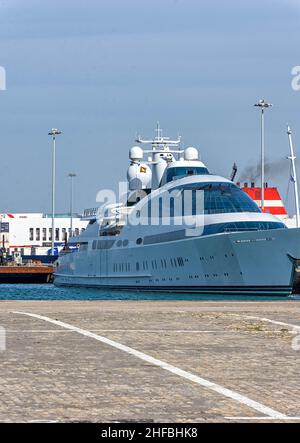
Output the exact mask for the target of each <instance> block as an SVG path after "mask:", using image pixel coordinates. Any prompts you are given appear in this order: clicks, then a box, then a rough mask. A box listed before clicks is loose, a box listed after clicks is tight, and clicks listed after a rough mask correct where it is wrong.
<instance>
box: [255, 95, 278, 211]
mask: <svg viewBox="0 0 300 443" xmlns="http://www.w3.org/2000/svg"><path fill="white" fill-rule="evenodd" d="M254 106H258V107H259V108H260V109H261V210H262V211H263V210H264V207H265V109H267V108H270V107H271V106H273V105H272V104H271V103H268V102H266V101H265V100H264V99H262V100H259V101H258V103H255V105H254Z"/></svg>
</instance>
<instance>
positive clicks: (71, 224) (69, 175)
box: [68, 172, 76, 237]
mask: <svg viewBox="0 0 300 443" xmlns="http://www.w3.org/2000/svg"><path fill="white" fill-rule="evenodd" d="M68 177H70V237H72V236H73V178H74V177H76V174H74V173H73V172H70V173H69V174H68Z"/></svg>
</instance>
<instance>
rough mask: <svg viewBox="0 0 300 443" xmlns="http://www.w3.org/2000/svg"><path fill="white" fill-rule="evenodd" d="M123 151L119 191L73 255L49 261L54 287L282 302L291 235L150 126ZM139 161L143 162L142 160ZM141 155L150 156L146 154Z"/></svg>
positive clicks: (293, 248) (297, 237)
mask: <svg viewBox="0 0 300 443" xmlns="http://www.w3.org/2000/svg"><path fill="white" fill-rule="evenodd" d="M136 142H138V143H139V145H149V148H148V149H145V150H143V149H142V148H141V147H140V146H134V147H133V148H131V149H130V151H129V157H130V166H129V168H128V172H127V179H128V192H127V193H126V198H125V199H124V198H122V199H121V200H122V201H121V202H120V203H110V204H106V205H103V206H102V208H100V209H98V210H94V211H86V212H85V216H86V217H85V218H86V219H88V220H89V224H88V227H87V229H86V230H85V231H84V232H83V233H82V234H81V235H80V236H79V237H78V238H75V239H73V241H74V242H76V243H77V244H78V245H79V249H78V250H77V251H65V252H64V253H62V254H61V255H60V257H59V259H58V261H57V268H56V271H55V281H54V282H55V285H57V286H83V287H97V288H102V289H108V290H120V291H123V290H130V291H158V292H172V293H173V292H181V293H203V294H236V295H240V294H247V295H248V294H249V295H288V294H290V293H291V291H292V285H293V278H294V271H295V266H296V264H297V259H298V258H300V232H299V229H297V228H295V229H287V228H286V226H285V224H284V223H282V221H280V220H279V219H278V218H276V217H275V216H273V215H272V214H268V213H262V212H261V210H260V209H259V207H258V206H257V204H256V203H255V202H254V201H253V200H252V199H251V198H250V197H249V196H248V195H247V194H245V193H244V192H243V191H242V190H241V189H239V188H238V187H237V186H236V185H235V184H234V183H233V182H231V181H230V180H228V179H226V178H223V177H220V176H217V175H213V174H211V173H210V172H209V171H208V169H207V167H206V166H205V165H204V163H203V162H201V161H200V159H199V155H198V151H197V150H196V149H195V148H193V147H189V148H186V149H181V148H180V138H179V139H176V140H171V139H169V138H168V137H163V136H162V134H161V130H160V129H159V128H158V129H157V136H156V137H155V138H154V139H153V140H143V139H141V138H140V137H139V138H138V139H137V140H136ZM145 155H148V158H147V161H144V156H145ZM149 155H150V156H149Z"/></svg>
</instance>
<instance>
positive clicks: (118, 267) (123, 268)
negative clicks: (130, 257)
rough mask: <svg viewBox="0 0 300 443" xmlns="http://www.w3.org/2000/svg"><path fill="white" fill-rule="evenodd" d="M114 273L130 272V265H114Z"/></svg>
mask: <svg viewBox="0 0 300 443" xmlns="http://www.w3.org/2000/svg"><path fill="white" fill-rule="evenodd" d="M113 272H130V263H114V264H113Z"/></svg>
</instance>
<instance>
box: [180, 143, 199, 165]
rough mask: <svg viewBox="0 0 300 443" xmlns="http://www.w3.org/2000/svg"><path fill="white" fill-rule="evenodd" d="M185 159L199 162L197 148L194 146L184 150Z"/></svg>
mask: <svg viewBox="0 0 300 443" xmlns="http://www.w3.org/2000/svg"><path fill="white" fill-rule="evenodd" d="M184 159H185V160H188V161H191V160H199V154H198V151H197V149H196V148H193V147H192V146H190V147H188V148H186V149H185V150H184Z"/></svg>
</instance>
